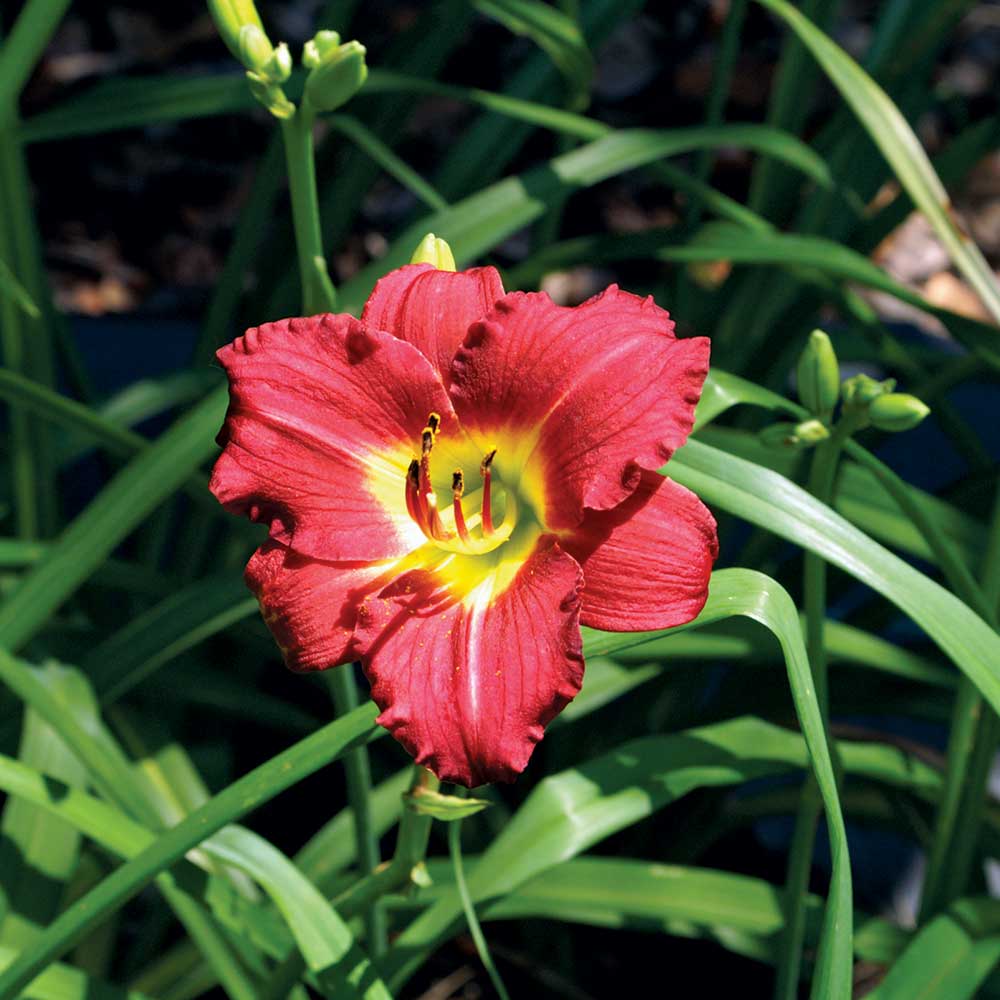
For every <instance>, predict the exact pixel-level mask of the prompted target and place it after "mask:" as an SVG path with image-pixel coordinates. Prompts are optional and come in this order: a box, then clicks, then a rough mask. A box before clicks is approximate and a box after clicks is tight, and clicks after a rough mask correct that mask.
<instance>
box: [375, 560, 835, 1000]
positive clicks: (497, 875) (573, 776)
mask: <svg viewBox="0 0 1000 1000" xmlns="http://www.w3.org/2000/svg"><path fill="white" fill-rule="evenodd" d="M733 615H741V616H746V617H750V618H753V619H754V620H756V621H759V622H761V624H763V625H765V627H767V628H768V629H770V630H771V631H772V632H773V633H774V635H775V637H776V638H777V639H778V641H779V643H780V645H781V648H782V652H783V653H784V656H785V662H786V666H787V668H788V677H789V682H790V685H791V688H792V694H793V698H794V701H795V706H796V711H797V712H798V714H799V720H800V723H801V725H802V730H803V733H804V735H805V739H806V742H807V745H808V748H809V755H810V763H811V765H812V767H813V769H814V773H815V775H816V780H817V783H818V785H819V788H820V791H821V794H822V796H823V802H824V805H825V806H826V810H827V824H828V828H829V832H830V842H831V847H832V855H833V866H834V871H833V879H832V882H831V889H830V899H829V903H828V905H827V910H826V917H825V923H824V932H823V935H822V942H821V946H820V954H819V959H818V962H817V971H816V976H815V979H814V996H815V997H817V998H818V997H821V996H822V997H832V998H835V1000H846V998H847V997H849V996H850V985H851V919H852V918H851V882H850V869H849V865H848V860H847V841H846V836H845V833H844V825H843V818H842V816H841V812H840V802H839V798H838V795H837V789H836V782H835V779H834V775H833V765H832V762H831V759H830V754H829V750H828V748H827V743H826V736H825V733H824V729H823V722H822V719H821V717H820V714H819V708H818V706H817V703H816V696H815V692H814V690H813V688H812V681H811V675H810V672H809V664H808V662H807V661H806V656H805V648H804V646H803V643H802V633H801V631H800V628H799V621H798V614H797V612H796V610H795V605H794V604H793V603H792V601H791V598H790V597H789V596H788V594H787V593H786V592H785V590H784V589H783V588H782V587H781V586H780V584H778V583H776V582H775V581H773V580H771V579H770V578H768V577H766V576H764V575H762V574H760V573H756V572H753V571H751V570H722V571H719V572H717V573H714V574H713V575H712V581H711V585H710V588H709V597H708V603H707V604H706V606H705V609H704V610H703V611H702V613H701V615H699V616H698V618H697V619H695V621H694V622H693V623H691V625H690V626H687V627H688V628H696V627H698V626H699V625H703V624H707V623H711V622H716V621H719V620H721V619H724V618H728V617H731V616H733ZM587 637H588V638H587V642H588V650H589V651H590V652H594V653H598V654H600V653H604V652H608V651H612V650H613V648H614V643H615V642H616V641H617V639H618V636H617V635H606V636H605V635H602V634H599V633H593V632H588V633H587ZM602 639H603V640H604V641H605V642H606V645H604V646H602ZM743 722H744V725H745V726H746V727H751V728H753V729H754V733H753V735H752V736H749V735H748V734H736V733H733V732H732V731H730V730H719V729H712V728H711V727H708V728H707V729H706V730H694V731H692V732H691V733H690V734H686V736H685V737H684V738H681V737H673V738H672V737H650V738H647V739H645V740H637V741H634V743H632V744H626V745H625V746H624V747H622V748H620V749H619V750H618V751H617V752H615V753H612V754H610V755H608V756H606V757H602V758H599V759H598V760H596V761H592V762H591V763H589V764H585V765H581V766H580V767H578V768H575V769H573V770H571V771H566V772H563V773H562V774H559V775H555V776H553V777H549V778H546V779H545V780H544V781H542V782H541V784H540V785H539V786H538V788H536V789H535V791H534V792H532V794H531V796H529V798H528V800H527V802H525V804H524V805H523V806H522V807H521V809H520V810H519V811H518V812H517V814H516V815H515V817H514V818H513V819H512V820H511V822H510V823H508V824H507V826H506V827H505V828H504V830H503V832H502V833H501V834H500V836H499V837H497V838H496V840H494V841H493V843H492V844H491V845H490V847H489V848H488V849H487V851H486V853H485V854H484V855H483V857H482V860H481V861H480V863H479V865H477V867H476V869H475V870H474V871H473V872H472V874H471V876H470V879H469V887H470V891H471V893H472V896H473V898H474V899H475V900H476V902H477V903H480V902H483V901H487V900H490V899H493V898H495V897H497V896H499V895H502V894H504V893H507V892H510V891H511V890H513V889H515V888H516V887H517V886H519V885H520V884H522V883H523V882H524V881H525V880H526V879H528V878H530V877H532V876H534V875H537V874H538V873H539V872H542V871H544V870H545V869H547V868H549V867H551V866H552V865H555V864H559V863H560V862H562V861H565V860H567V859H568V858H571V857H573V856H574V855H576V854H579V853H581V852H582V851H585V850H586V849H587V848H588V847H590V846H592V845H593V844H595V843H597V842H598V841H600V840H601V839H603V838H604V837H607V836H609V835H610V834H611V833H613V832H615V831H617V830H620V829H623V828H624V827H626V826H629V825H631V824H632V823H635V822H637V821H638V820H640V819H642V818H643V817H645V816H648V815H650V814H651V813H652V812H654V811H655V810H657V809H659V808H661V807H662V806H663V805H665V804H666V803H667V802H670V801H672V800H673V799H675V798H677V797H678V796H680V795H683V794H685V793H686V792H687V791H689V790H690V789H692V788H694V787H698V786H700V785H702V784H705V783H709V784H729V783H732V782H738V781H743V780H746V778H747V777H749V776H751V775H752V774H754V773H764V772H765V771H767V770H768V769H769V768H770V767H773V764H772V763H770V757H769V754H770V753H771V751H772V750H773V751H775V752H779V751H777V744H778V743H781V742H782V741H783V739H784V737H783V736H780V735H779V734H777V733H776V732H773V731H771V732H766V730H773V727H767V726H766V724H764V723H759V722H757V721H756V720H743ZM761 727H763V728H761ZM672 739H673V740H676V741H677V743H676V745H675V744H673V743H672V744H671V745H670V746H669V749H667V748H666V747H664V745H663V741H670V740H672ZM732 740H735V743H734V742H732ZM664 751H666V752H664ZM460 914H461V904H460V902H459V901H458V899H457V897H455V896H453V895H451V896H448V897H447V898H445V899H442V900H441V901H440V902H439V903H437V904H435V905H434V906H432V907H431V908H430V909H429V910H428V911H427V912H426V913H424V914H422V915H421V916H420V917H418V918H417V919H416V920H415V921H414V922H413V923H412V924H411V925H410V926H409V927H408V928H407V929H406V930H405V931H404V932H403V934H401V935H400V937H399V938H398V939H397V941H396V943H395V945H394V947H393V949H392V951H391V952H390V954H389V957H388V961H387V972H388V973H389V974H390V976H391V979H390V985H392V986H394V987H398V986H399V984H400V982H402V981H403V980H405V979H406V978H407V976H408V975H409V974H410V973H412V971H413V970H414V969H415V968H416V967H417V966H418V965H419V963H420V961H421V960H422V956H423V955H424V954H425V953H426V951H427V949H429V948H432V947H433V946H434V944H435V943H436V942H438V941H440V940H441V939H442V937H443V936H445V935H447V934H448V933H451V932H453V931H454V929H455V927H456V926H458V923H459V919H460Z"/></svg>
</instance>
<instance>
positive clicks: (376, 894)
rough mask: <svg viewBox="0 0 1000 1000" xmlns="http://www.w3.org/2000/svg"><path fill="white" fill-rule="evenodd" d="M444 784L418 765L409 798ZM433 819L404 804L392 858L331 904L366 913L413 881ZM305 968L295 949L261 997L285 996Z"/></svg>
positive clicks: (349, 913)
mask: <svg viewBox="0 0 1000 1000" xmlns="http://www.w3.org/2000/svg"><path fill="white" fill-rule="evenodd" d="M440 784H441V783H440V782H439V781H438V779H437V778H435V777H434V775H433V774H431V772H430V771H428V770H426V768H423V767H420V766H419V765H414V768H413V780H412V781H411V782H410V789H409V794H408V796H407V800H408V799H409V797H410V796H412V795H413V793H414V792H416V791H417V789H419V788H426V789H429V790H432V791H436V790H437V789H438V787H439V786H440ZM432 822H433V820H432V819H431V817H430V816H424V815H422V814H421V813H418V812H416V811H415V810H414V809H411V808H409V807H408V806H404V808H403V815H402V816H401V817H400V820H399V835H398V836H397V838H396V851H395V853H394V854H393V857H392V861H390V862H389V863H388V864H385V865H382V866H380V867H379V868H377V869H376V870H375V871H374V872H372V873H371V874H370V875H366V876H365V877H364V878H362V879H359V880H358V881H357V882H355V883H354V885H352V886H351V887H350V888H349V889H346V890H345V891H344V892H342V893H340V895H338V896H336V897H335V898H334V899H333V901H332V904H331V905H332V906H333V908H334V909H335V910H336V911H337V913H338V914H340V916H341V917H342V918H343V919H344V920H349V919H350V918H351V917H353V916H356V915H357V914H359V913H362V912H363V911H364V910H366V909H368V908H369V907H371V906H372V904H373V903H375V902H376V901H378V900H379V899H381V898H382V897H383V896H384V895H386V894H387V893H390V892H394V891H395V890H397V889H400V888H402V887H403V886H406V885H409V884H410V882H411V880H412V875H413V869H414V868H416V867H417V865H419V864H421V863H422V862H423V860H424V856H425V855H426V854H427V841H428V838H429V837H430V832H431V823H432ZM304 971H305V961H304V959H303V958H302V953H301V952H300V951H298V950H297V949H295V950H293V951H292V952H291V953H290V954H289V955H288V957H287V958H285V960H284V961H283V962H281V963H280V964H279V965H278V967H277V968H276V969H275V970H274V972H273V973H272V975H271V978H270V979H269V980H268V981H267V982H266V983H265V984H264V986H263V987H262V988H261V991H260V1000H284V998H285V997H286V996H287V995H288V993H289V991H290V990H291V988H292V987H293V986H294V985H295V984H296V983H297V982H298V981H299V979H300V978H301V977H302V974H303V972H304Z"/></svg>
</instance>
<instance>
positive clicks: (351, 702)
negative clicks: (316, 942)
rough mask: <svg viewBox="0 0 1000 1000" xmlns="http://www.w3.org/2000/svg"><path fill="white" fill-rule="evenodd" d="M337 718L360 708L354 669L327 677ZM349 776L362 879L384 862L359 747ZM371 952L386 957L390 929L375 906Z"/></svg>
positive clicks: (348, 757) (350, 756) (364, 754)
mask: <svg viewBox="0 0 1000 1000" xmlns="http://www.w3.org/2000/svg"><path fill="white" fill-rule="evenodd" d="M326 678H327V681H328V683H329V686H330V693H331V694H332V696H333V702H334V705H335V706H336V708H337V714H338V715H347V713H348V712H351V711H353V710H354V709H355V708H357V707H358V704H359V701H358V689H357V685H356V684H355V683H354V676H353V671H352V669H351V667H349V666H346V665H345V666H341V667H337V668H335V669H333V670H330V671H328V672H327V674H326ZM344 771H345V774H346V776H347V801H348V803H349V804H350V807H351V812H352V814H353V816H354V839H355V843H356V845H357V855H358V867H359V869H360V871H361V873H362V875H371V874H372V873H373V872H375V871H376V870H377V868H378V866H379V864H380V862H381V860H382V859H381V857H380V856H379V850H378V836H377V835H376V833H375V827H374V824H373V822H372V809H371V790H372V769H371V764H370V762H369V759H368V750H367V749H366V748H365V747H358V748H357V749H355V750H351V751H350V752H349V753H347V754H345V756H344ZM365 928H366V934H367V942H368V951H369V953H370V954H371V956H372V958H379V957H380V956H382V955H384V954H385V952H386V950H387V949H388V947H389V933H388V925H387V923H386V917H385V912H384V911H383V910H382V909H381V908H380V907H379V906H378V905H377V902H376V903H375V904H373V905H372V906H371V907H370V908H369V909H368V910H367V912H366V913H365Z"/></svg>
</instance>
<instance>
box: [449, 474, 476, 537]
mask: <svg viewBox="0 0 1000 1000" xmlns="http://www.w3.org/2000/svg"><path fill="white" fill-rule="evenodd" d="M464 492H465V476H463V475H462V470H461V469H456V470H455V471H454V472H453V473H452V474H451V496H452V508H453V509H454V511H455V530H456V531H457V532H458V537H459V538H461V539H462V541H463V542H471V541H472V538H471V536H470V535H469V529H468V526H467V525H466V523H465V512H464V511H463V510H462V494H463V493H464Z"/></svg>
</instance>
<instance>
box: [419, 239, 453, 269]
mask: <svg viewBox="0 0 1000 1000" xmlns="http://www.w3.org/2000/svg"><path fill="white" fill-rule="evenodd" d="M410 263H411V264H433V265H434V267H436V268H437V269H438V270H439V271H457V270H458V268H457V267H456V266H455V255H454V254H453V253H452V252H451V247H450V246H448V243H447V241H445V240H443V239H441V237H440V236H435V235H434V234H433V233H428V234H427V235H426V236H425V237H424V238H423V239H422V240H421V241H420V245H419V246H418V247H417V249H416V250H414V251H413V256H412V257H411V258H410Z"/></svg>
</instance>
